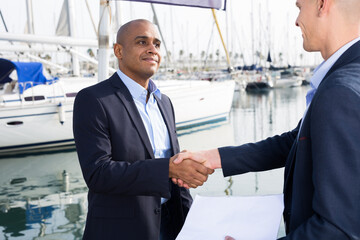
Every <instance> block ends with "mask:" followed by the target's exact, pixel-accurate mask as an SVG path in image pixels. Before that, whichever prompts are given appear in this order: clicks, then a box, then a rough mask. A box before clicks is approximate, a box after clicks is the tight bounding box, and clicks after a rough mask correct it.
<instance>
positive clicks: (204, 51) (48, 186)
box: [0, 0, 318, 240]
mask: <svg viewBox="0 0 360 240" xmlns="http://www.w3.org/2000/svg"><path fill="white" fill-rule="evenodd" d="M41 1H42V2H41V3H40V0H39V1H38V2H36V1H32V0H24V2H22V3H21V4H19V12H21V13H23V14H19V15H21V16H24V18H22V19H21V22H22V24H19V22H20V20H19V19H20V18H19V19H15V22H12V20H13V21H14V18H13V16H12V15H10V14H9V11H6V12H4V9H11V7H12V8H13V9H14V6H15V5H13V4H8V6H7V7H9V6H10V7H9V8H6V7H4V8H3V7H2V6H1V5H0V15H1V21H2V22H1V24H0V26H1V28H0V239H16V240H21V239H24V240H25V239H26V240H27V239H69V240H70V239H82V236H83V232H84V228H85V223H86V222H85V221H86V215H87V211H88V210H87V205H88V202H87V191H88V188H87V186H86V184H85V181H84V178H83V174H82V172H81V169H80V165H79V160H78V156H77V153H76V150H75V145H74V138H73V132H72V125H73V123H72V119H73V104H74V100H75V97H76V95H77V93H78V92H79V91H80V90H81V89H83V88H85V87H87V86H91V85H94V84H96V83H97V82H100V81H102V80H104V79H107V78H108V76H111V74H113V73H115V72H116V69H117V68H118V66H117V65H118V62H117V59H116V57H115V56H114V54H113V53H112V44H114V43H115V41H116V40H115V38H116V31H117V29H118V28H119V26H121V25H122V24H124V23H125V22H127V21H128V20H131V19H136V18H145V19H149V20H150V21H153V23H154V24H155V25H156V26H157V29H158V31H159V33H160V35H161V41H162V43H161V44H162V49H161V51H162V56H163V60H162V63H161V65H160V69H159V71H158V72H157V74H155V75H154V76H153V78H152V79H153V80H154V82H155V84H156V86H157V87H158V88H159V89H160V91H161V92H162V93H164V94H166V95H167V96H169V98H170V99H171V101H172V104H173V107H174V114H175V121H176V131H175V132H176V133H177V135H178V140H179V144H180V149H181V150H190V151H197V150H203V149H212V148H217V147H221V146H236V145H240V144H243V143H247V142H254V141H259V140H262V139H265V138H267V137H270V136H273V135H276V134H281V133H283V132H286V131H290V130H292V129H293V128H295V127H296V125H297V124H298V121H299V120H300V118H301V117H302V115H303V113H304V110H305V95H306V92H307V91H308V89H309V86H308V83H309V78H310V77H311V72H312V70H313V66H314V65H317V63H318V58H316V57H309V55H308V54H307V53H304V51H300V50H299V52H298V51H297V50H294V49H301V46H300V45H299V44H298V43H299V42H300V41H299V39H300V38H301V36H300V35H294V33H293V32H292V31H290V30H289V29H288V24H283V22H285V19H286V21H287V22H290V19H289V16H290V15H292V14H294V12H292V11H290V10H289V12H287V14H286V16H285V15H284V14H283V12H284V11H282V10H281V9H280V8H279V7H276V6H282V7H285V8H287V7H286V5H285V1H283V0H276V1H275V0H274V1H275V2H276V4H274V6H275V7H274V6H272V4H269V1H266V3H263V2H262V1H261V0H254V1H249V2H247V3H243V5H242V7H239V6H238V5H237V4H239V2H237V1H230V0H227V1H209V2H208V4H210V5H211V6H210V5H207V6H201V7H204V8H198V7H199V6H194V5H193V4H194V3H192V1H178V0H174V1H171V3H166V2H169V1H164V2H165V4H173V3H174V2H175V3H176V4H175V5H176V6H170V5H163V4H153V3H151V2H156V1H147V0H145V1H141V2H143V3H136V1H130V0H129V1H91V2H90V1H88V0H83V1H74V0H58V1H54V2H53V3H52V4H51V5H52V6H49V5H48V4H49V3H48V2H46V1H43V0H41ZM95 2H96V3H95ZM120 2H121V3H120ZM144 2H147V3H144ZM161 2H162V1H161ZM185 2H186V3H185ZM202 2H204V3H205V2H207V1H202ZM215 2H216V5H213V4H215ZM25 3H26V4H25ZM201 4H203V3H201ZM286 4H288V2H287V1H286ZM179 5H180V6H179ZM187 5H189V6H191V7H184V6H187ZM235 6H236V7H235ZM16 7H17V6H16ZM43 8H44V9H45V8H46V11H43V12H42V13H41V14H39V12H38V10H39V9H43ZM176 8H179V9H180V10H179V12H177V11H176ZM207 8H211V10H210V9H207ZM214 8H215V9H217V10H215V9H214ZM294 8H295V7H294ZM135 9H136V10H135ZM59 10H60V11H59ZM225 10H226V11H225ZM13 11H14V10H13ZM241 11H247V12H246V14H245V12H241ZM94 12H97V13H98V14H95V15H94ZM235 12H236V13H235ZM275 12H277V13H278V14H277V13H275ZM280 13H281V14H280ZM206 14H208V16H207V15H206ZM277 15H278V16H277ZM25 16H26V17H25ZM40 16H42V17H45V16H46V18H45V19H46V21H45V20H44V19H43V20H41V18H40ZM280 16H281V17H282V18H281V19H280V18H279V17H280ZM25 18H26V19H25ZM9 19H10V21H8V20H9ZM50 19H51V20H50ZM192 19H196V21H197V24H193V23H194V20H192ZM245 19H246V21H244V20H245ZM272 19H274V21H272ZM39 20H40V21H39ZM275 21H276V22H278V23H279V22H281V23H282V24H281V25H280V24H274V23H275ZM9 22H10V24H9ZM41 22H43V25H44V27H43V26H42V25H41ZM292 22H293V21H292V19H291V23H292ZM24 25H25V31H24V29H22V28H23V27H24ZM192 25H198V26H197V28H198V29H196V30H195V29H193V27H194V26H192ZM8 27H9V29H8ZM200 28H203V29H200ZM54 30H55V34H54ZM210 32H211V33H210ZM279 33H280V35H279ZM225 40H226V41H225ZM297 45H298V46H297ZM266 55H267V56H268V57H267V59H266V57H265V56H266ZM249 64H250V65H249ZM154 174H156V173H154ZM283 175H284V170H283V169H282V168H281V169H276V170H272V171H267V172H258V173H247V174H243V175H237V176H232V177H226V178H224V177H223V174H222V170H221V169H218V170H216V171H215V172H214V174H212V175H211V176H209V178H208V181H207V182H206V183H205V184H204V185H203V186H201V187H198V188H196V189H191V190H190V193H191V195H192V197H195V196H196V195H202V196H252V195H271V194H280V193H282V191H283V184H284V183H283V179H284V176H283ZM224 234H226V233H224ZM284 235H285V230H284V224H283V222H282V223H281V225H280V229H279V233H278V236H279V237H281V236H284Z"/></svg>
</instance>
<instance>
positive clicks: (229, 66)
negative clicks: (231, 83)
mask: <svg viewBox="0 0 360 240" xmlns="http://www.w3.org/2000/svg"><path fill="white" fill-rule="evenodd" d="M211 11H212V14H213V17H214V20H215V23H216V27H217V29H218V32H219V35H220V39H221V42H222V45H223V47H224V50H225V54H226V62H227V64H228V70H229V71H231V70H232V66H231V63H230V57H229V53H228V50H227V48H226V45H225V42H224V39H223V37H222V34H221V30H220V26H219V23H218V21H217V18H216V13H215V9H213V8H212V9H211Z"/></svg>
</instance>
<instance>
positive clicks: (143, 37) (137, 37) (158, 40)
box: [135, 36, 161, 43]
mask: <svg viewBox="0 0 360 240" xmlns="http://www.w3.org/2000/svg"><path fill="white" fill-rule="evenodd" d="M137 39H149V37H148V36H136V37H135V40H137ZM155 41H156V42H159V43H161V41H160V39H157V38H155Z"/></svg>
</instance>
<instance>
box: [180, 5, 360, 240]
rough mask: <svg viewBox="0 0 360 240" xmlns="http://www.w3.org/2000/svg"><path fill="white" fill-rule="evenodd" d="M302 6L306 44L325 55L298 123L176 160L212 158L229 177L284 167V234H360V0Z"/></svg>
mask: <svg viewBox="0 0 360 240" xmlns="http://www.w3.org/2000/svg"><path fill="white" fill-rule="evenodd" d="M296 5H297V7H298V8H299V10H300V13H299V16H298V18H297V20H296V26H299V27H300V28H301V31H302V34H303V41H304V42H303V46H304V49H305V50H306V51H320V52H321V54H322V57H323V58H324V60H325V61H324V62H323V63H322V64H321V65H320V66H319V67H318V68H317V69H316V70H315V71H314V74H313V77H312V79H311V89H310V90H309V92H308V94H307V97H306V100H307V108H306V111H305V113H304V116H303V118H302V120H301V121H300V122H299V124H298V126H297V127H296V128H295V129H294V130H292V131H290V132H286V133H283V134H282V135H280V136H274V137H270V138H267V139H265V140H263V141H260V142H257V143H249V144H245V145H241V146H237V147H223V148H219V149H212V150H208V151H203V152H198V153H191V152H185V153H181V154H180V156H179V157H178V159H177V160H176V162H181V160H182V159H187V158H193V159H194V160H198V161H204V160H206V162H205V163H204V164H205V165H206V166H208V167H210V168H213V169H215V168H220V167H222V170H223V173H224V176H231V175H236V174H241V173H246V172H256V171H265V170H270V169H275V168H280V167H285V183H284V205H285V209H284V221H285V225H286V236H285V237H283V238H282V239H286V240H290V239H294V240H295V239H296V240H321V239H324V240H332V239H333V240H342V239H353V240H355V239H360V147H359V139H360V37H359V36H360V1H359V0H297V2H296ZM181 184H183V183H182V182H181V181H180V185H181ZM227 239H230V238H227Z"/></svg>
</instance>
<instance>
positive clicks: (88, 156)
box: [73, 90, 170, 198]
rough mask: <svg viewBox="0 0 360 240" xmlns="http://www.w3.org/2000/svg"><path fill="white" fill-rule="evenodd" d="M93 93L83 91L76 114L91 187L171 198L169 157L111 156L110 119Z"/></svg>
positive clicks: (80, 151) (75, 127) (76, 134)
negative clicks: (132, 161)
mask: <svg viewBox="0 0 360 240" xmlns="http://www.w3.org/2000/svg"><path fill="white" fill-rule="evenodd" d="M93 95H94V94H92V93H91V92H90V91H87V90H82V91H80V92H79V93H78V95H77V97H76V100H75V103H74V115H73V131H74V138H75V143H76V149H77V152H78V157H79V161H80V165H81V169H82V172H83V176H84V179H85V182H86V184H87V186H88V188H89V189H90V190H91V191H94V192H98V193H106V194H119V195H120V194H121V195H145V196H158V197H165V198H170V187H169V159H168V158H164V159H146V160H145V159H139V160H138V161H135V162H134V163H131V164H130V163H129V162H127V161H126V159H121V161H114V159H112V153H111V149H112V146H111V141H110V131H109V124H108V118H107V115H106V112H105V111H104V109H103V106H102V104H101V102H100V101H99V99H97V98H96V97H95V96H93ZM127 137H130V138H131V136H127ZM117 160H119V159H117Z"/></svg>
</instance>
